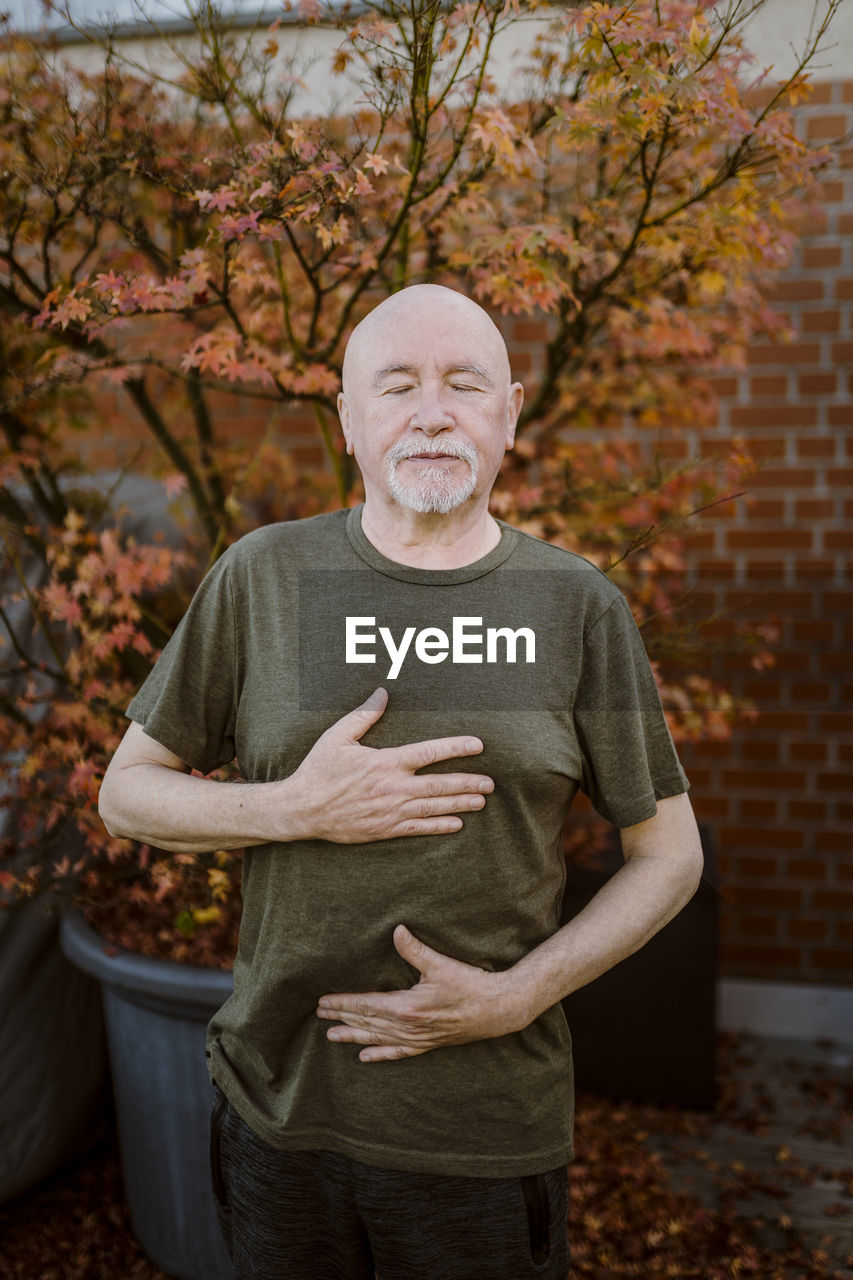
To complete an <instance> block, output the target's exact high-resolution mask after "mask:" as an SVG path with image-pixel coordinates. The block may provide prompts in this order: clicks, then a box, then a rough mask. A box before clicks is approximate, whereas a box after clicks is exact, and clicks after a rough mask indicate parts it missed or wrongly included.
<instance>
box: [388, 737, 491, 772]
mask: <svg viewBox="0 0 853 1280" xmlns="http://www.w3.org/2000/svg"><path fill="white" fill-rule="evenodd" d="M385 750H386V751H394V752H396V753H397V758H398V761H399V763H400V764H401V765H402V766H403V767H404V768H405V769H425V768H426V767H427V765H431V764H437V763H438V761H439V760H453V759H455V758H456V757H457V756H477V755H479V754H480V752H481V751H482V750H483V744H482V742H481V741H480V739H479V738H473V737H465V738H429V739H428V740H427V741H426V742H407V743H405V744H404V745H403V746H402V747H386V748H385Z"/></svg>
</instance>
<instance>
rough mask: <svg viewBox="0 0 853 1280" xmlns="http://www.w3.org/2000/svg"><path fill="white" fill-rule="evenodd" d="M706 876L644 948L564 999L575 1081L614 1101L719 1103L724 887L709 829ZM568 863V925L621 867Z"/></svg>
mask: <svg viewBox="0 0 853 1280" xmlns="http://www.w3.org/2000/svg"><path fill="white" fill-rule="evenodd" d="M701 835H702V846H703V849H704V852H705V875H704V877H703V879H702V883H701V885H700V886H699V890H698V892H697V893H696V895H695V896H694V897H693V899H692V900H691V901H690V902H689V903H688V904H687V906H686V907H685V908H684V909H683V911H681V912H680V913H679V914H678V915H677V916H676V917H675V919H674V920H671V921H670V923H669V924H668V925H666V926H665V927H664V928H663V929H662V930H661V931H660V933H658V934H656V935H655V937H654V938H652V939H651V941H650V942H648V943H646V945H645V947H643V948H642V949H641V950H640V951H638V952H636V953H635V954H634V955H632V956H629V957H628V958H627V960H623V961H622V962H621V963H620V964H618V965H616V966H615V968H613V969H611V970H610V971H609V972H608V973H605V974H602V976H601V977H600V978H597V979H596V980H595V981H594V982H591V983H589V985H588V986H586V987H582V988H581V989H580V990H579V991H575V992H573V993H572V994H571V995H570V996H568V997H567V998H566V999H565V1000H564V1001H563V1008H564V1009H565V1013H566V1018H567V1019H568V1023H569V1028H570V1030H571V1033H572V1052H573V1057H574V1064H575V1082H576V1084H577V1085H578V1087H579V1088H582V1089H588V1090H589V1091H590V1092H591V1093H596V1094H600V1095H603V1096H605V1097H608V1098H614V1099H625V1100H629V1101H632V1102H641V1103H653V1104H658V1105H667V1104H674V1105H677V1106H681V1107H695V1108H702V1109H704V1108H710V1107H712V1106H713V1104H714V1098H715V1089H714V1045H715V1035H714V1031H715V989H716V978H717V890H716V887H715V868H714V857H713V848H712V841H711V839H710V835H709V833H708V831H707V830H702V831H701ZM621 863H622V858H621V854H620V853H619V852H618V849H616V848H613V849H611V850H609V851H608V853H607V854H606V855H605V863H604V867H603V869H602V870H600V871H599V870H589V869H586V868H581V867H576V866H571V865H570V866H569V872H568V880H567V884H566V894H565V898H564V900H563V915H562V922H563V924H566V923H567V922H568V921H569V920H571V919H572V917H573V916H575V915H577V913H578V912H579V911H580V910H582V908H583V907H584V906H586V904H587V902H589V900H590V898H592V897H593V895H594V894H595V893H596V892H597V891H598V889H600V888H601V886H602V885H603V884H604V883H605V882H606V881H607V880H608V879H609V878H610V876H611V875H612V874H613V872H614V871H616V870H617V869H618V867H619V866H621Z"/></svg>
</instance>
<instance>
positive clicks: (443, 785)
mask: <svg viewBox="0 0 853 1280" xmlns="http://www.w3.org/2000/svg"><path fill="white" fill-rule="evenodd" d="M411 786H412V796H413V798H421V797H433V796H454V795H490V794H491V792H492V791H494V789H495V784H494V781H493V779H492V778H490V777H489V776H488V774H485V773H416V774H415V776H414V777H413V778H412V782H411Z"/></svg>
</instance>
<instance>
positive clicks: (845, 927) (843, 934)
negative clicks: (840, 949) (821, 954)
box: [835, 920, 853, 942]
mask: <svg viewBox="0 0 853 1280" xmlns="http://www.w3.org/2000/svg"><path fill="white" fill-rule="evenodd" d="M835 936H836V937H837V938H838V941H839V942H853V920H836V922H835Z"/></svg>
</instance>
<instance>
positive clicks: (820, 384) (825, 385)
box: [797, 373, 838, 396]
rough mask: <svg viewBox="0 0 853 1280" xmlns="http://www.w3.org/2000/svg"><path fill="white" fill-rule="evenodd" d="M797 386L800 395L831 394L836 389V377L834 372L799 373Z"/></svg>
mask: <svg viewBox="0 0 853 1280" xmlns="http://www.w3.org/2000/svg"><path fill="white" fill-rule="evenodd" d="M797 386H798V388H799V392H800V395H801V396H812V395H816V396H820V395H826V394H829V395H832V394H833V393H834V392H835V391H837V390H838V377H837V376H836V374H834V373H801V374H800V376H799V377H798V379H797Z"/></svg>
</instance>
